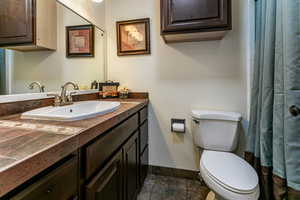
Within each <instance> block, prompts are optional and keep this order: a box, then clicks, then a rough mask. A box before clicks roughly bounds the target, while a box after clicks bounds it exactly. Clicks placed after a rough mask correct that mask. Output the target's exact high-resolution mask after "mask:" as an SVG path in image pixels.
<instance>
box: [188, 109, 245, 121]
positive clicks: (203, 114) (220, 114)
mask: <svg viewBox="0 0 300 200" xmlns="http://www.w3.org/2000/svg"><path fill="white" fill-rule="evenodd" d="M192 117H194V118H195V119H200V120H201V119H211V120H225V121H240V120H241V119H242V115H241V114H240V113H236V112H226V111H213V110H192Z"/></svg>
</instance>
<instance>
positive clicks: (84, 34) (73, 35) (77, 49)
mask: <svg viewBox="0 0 300 200" xmlns="http://www.w3.org/2000/svg"><path fill="white" fill-rule="evenodd" d="M66 38H67V43H66V56H67V57H94V26H93V25H82V26H67V27H66Z"/></svg>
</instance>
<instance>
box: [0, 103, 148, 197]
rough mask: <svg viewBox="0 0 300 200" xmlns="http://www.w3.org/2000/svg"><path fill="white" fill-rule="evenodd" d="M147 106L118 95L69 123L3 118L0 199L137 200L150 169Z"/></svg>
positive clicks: (13, 117)
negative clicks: (102, 109) (100, 110)
mask: <svg viewBox="0 0 300 200" xmlns="http://www.w3.org/2000/svg"><path fill="white" fill-rule="evenodd" d="M120 101H121V100H120ZM147 105H148V99H128V100H122V101H121V105H120V107H119V109H117V110H116V111H114V112H111V113H108V114H106V115H102V116H98V117H94V118H90V119H85V120H79V121H73V122H56V121H39V120H28V119H21V117H20V116H21V115H20V114H14V115H9V116H3V117H1V118H0V127H1V129H0V141H3V140H4V139H7V141H8V142H7V143H5V142H2V143H0V161H1V163H4V164H3V165H0V196H1V198H0V199H18V200H19V199H22V200H34V199H39V200H40V199H43V200H50V199H51V200H53V199H55V200H69V199H70V200H76V199H87V200H98V199H101V200H102V199H107V200H108V199H109V200H121V199H124V200H133V199H136V196H137V194H138V192H139V189H140V188H141V186H142V184H143V182H144V180H145V178H146V175H147V170H148V152H149V151H148V119H147V116H148V107H147ZM13 130H14V131H13ZM12 132H14V133H12ZM18 134H19V135H18ZM16 135H18V137H16ZM5 144H6V146H5ZM4 158H6V159H7V160H5V159H4ZM1 159H2V160H1ZM5 163H6V164H5Z"/></svg>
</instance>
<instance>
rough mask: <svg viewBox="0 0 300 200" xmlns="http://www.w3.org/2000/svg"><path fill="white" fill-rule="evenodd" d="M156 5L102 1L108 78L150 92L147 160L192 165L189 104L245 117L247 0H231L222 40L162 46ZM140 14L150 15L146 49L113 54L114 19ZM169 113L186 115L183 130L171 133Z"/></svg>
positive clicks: (142, 0) (139, 0)
mask: <svg viewBox="0 0 300 200" xmlns="http://www.w3.org/2000/svg"><path fill="white" fill-rule="evenodd" d="M159 10H160V9H159V0H126V1H124V0H108V1H106V29H107V37H108V41H107V43H108V45H107V48H108V52H107V53H108V78H109V79H111V80H117V81H120V82H121V83H122V85H125V86H127V87H129V88H131V89H132V90H134V91H147V92H149V93H150V98H151V107H150V120H149V123H150V134H149V135H150V164H152V165H158V166H166V167H174V168H183V169H191V170H196V169H197V165H198V162H199V161H198V159H197V153H196V154H195V148H194V145H193V139H192V135H191V128H190V125H191V122H190V111H191V109H192V108H201V109H220V110H227V111H236V112H241V113H242V114H243V116H244V117H246V113H247V94H248V91H249V86H248V76H247V73H248V67H249V65H248V60H249V57H248V56H247V55H248V54H247V53H248V48H247V42H248V40H247V31H248V30H247V24H248V23H247V1H246V0H243V1H241V0H233V30H232V31H231V32H230V33H229V34H228V35H227V36H226V37H225V38H224V40H222V41H209V42H198V43H180V44H171V45H167V44H165V43H164V42H163V40H162V38H161V36H160V19H159V16H160V13H159ZM144 17H150V18H151V46H152V48H151V49H152V54H151V55H145V56H128V57H118V56H117V49H116V30H115V23H116V21H118V20H128V19H137V18H144ZM171 118H185V119H187V120H188V131H187V133H186V134H184V135H181V134H174V133H171V132H170V120H171ZM224 137H226V136H224ZM243 146H244V145H243V142H242V143H241V148H242V147H243ZM196 152H197V151H196Z"/></svg>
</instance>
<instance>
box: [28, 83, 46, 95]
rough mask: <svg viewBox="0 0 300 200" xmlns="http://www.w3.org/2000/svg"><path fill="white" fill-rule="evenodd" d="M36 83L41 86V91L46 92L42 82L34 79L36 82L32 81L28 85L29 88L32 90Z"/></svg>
mask: <svg viewBox="0 0 300 200" xmlns="http://www.w3.org/2000/svg"><path fill="white" fill-rule="evenodd" d="M35 85H36V86H37V87H38V88H39V91H40V93H43V92H45V86H44V85H42V84H41V83H40V82H38V81H34V82H32V83H30V85H29V86H28V88H29V89H30V90H33V89H34V86H35Z"/></svg>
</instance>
